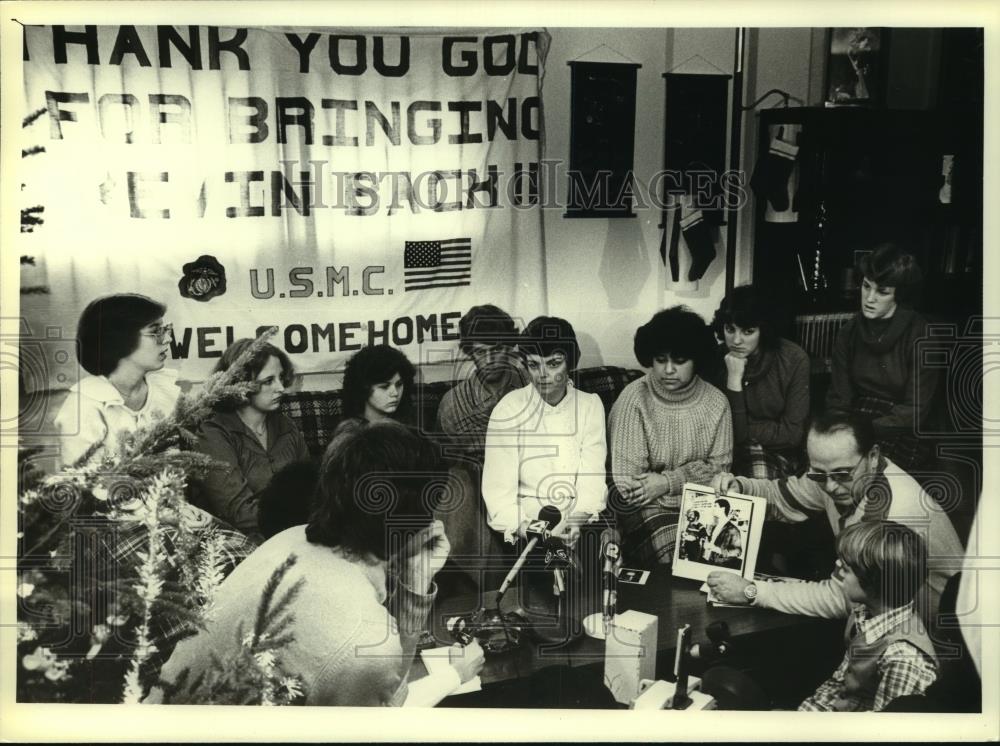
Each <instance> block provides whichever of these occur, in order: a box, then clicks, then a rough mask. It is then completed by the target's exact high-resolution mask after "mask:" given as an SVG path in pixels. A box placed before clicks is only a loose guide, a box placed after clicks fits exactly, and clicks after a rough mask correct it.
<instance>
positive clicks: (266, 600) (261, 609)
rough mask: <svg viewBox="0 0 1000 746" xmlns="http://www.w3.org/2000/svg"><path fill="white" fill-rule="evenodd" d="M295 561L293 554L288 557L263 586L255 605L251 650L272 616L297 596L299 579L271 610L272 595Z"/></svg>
mask: <svg viewBox="0 0 1000 746" xmlns="http://www.w3.org/2000/svg"><path fill="white" fill-rule="evenodd" d="M297 561H298V557H296V556H295V555H294V554H290V555H288V557H287V558H286V559H285V561H284V562H282V563H281V564H280V565H279V566H278V567H277V568H276V569H275V570H274V572H272V573H271V577H269V578H268V579H267V583H266V584H265V585H264V591H263V593H261V597H260V603H259V604H257V618H256V620H255V621H254V629H253V638H252V642H251V644H250V647H251V648H254V647H255V646H256V644H257V641H258V640H260V638H261V635H263V634H264V632H265V631H266V630H267V628H268V626H269V625H270V624H271V623H272V622H273V619H274V616H275V615H276V614H278V613H281V612H282V611H284V610H285V609H287V607H288V604H289V603H290V602H291V601H292V600H294V598H295V597H296V596H297V595H298V593H299V590H300V588H301V586H302V583H303V582H304V578H300V579H299V581H298V582H296V583H295V585H293V586H292V587H291V588H290V589H289V590H288V591H287V592H286V593H285V595H284V596H282V598H281V600H280V601H279V602H278V605H277V606H276V607H275V608H274V609H273V610H272V608H271V600H272V599H273V598H274V594H275V593H276V592H277V590H278V586H279V585H280V584H281V581H282V580H283V579H284V577H285V575H286V574H287V573H288V571H289V570H290V569H292V567H294V566H295V563H296V562H297ZM272 612H273V613H272Z"/></svg>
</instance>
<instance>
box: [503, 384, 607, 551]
mask: <svg viewBox="0 0 1000 746" xmlns="http://www.w3.org/2000/svg"><path fill="white" fill-rule="evenodd" d="M485 456H486V458H485V462H484V464H483V500H484V502H485V503H486V513H487V522H488V523H489V525H490V528H492V529H493V530H494V531H499V532H502V533H503V534H504V538H505V539H506V540H507V541H509V542H513V541H514V532H515V531H516V530H517V527H518V526H519V525H520V524H521V522H522V521H524V520H534V519H536V518H537V517H538V513H539V511H540V510H541V509H542V507H543V506H545V505H552V506H554V507H556V508H558V509H559V511H560V512H561V513H562V515H563V517H564V518H568V517H569V515H570V514H571V513H584V514H587V515H588V516H591V517H593V516H596V515H597V514H598V513H600V512H601V511H602V510H604V506H605V505H606V502H607V487H606V482H605V462H606V459H607V439H606V436H605V426H604V405H603V404H602V403H601V398H600V397H599V396H597V394H588V393H586V392H583V391H578V390H577V389H576V388H575V387H574V386H573V384H572V383H570V384H569V386H568V388H567V390H566V396H565V397H563V400H562V401H561V402H559V403H558V404H557V405H555V406H554V407H553V406H551V405H549V404H548V403H546V402H545V400H544V399H542V397H541V396H540V395H539V394H538V392H537V391H536V389H535V387H534V386H532V385H528V386H524V387H523V388H519V389H515V390H514V391H511V392H510V393H509V394H507V395H506V396H505V397H504V398H503V399H501V400H500V402H499V403H498V404H497V405H496V407H495V408H494V409H493V413H492V414H491V415H490V424H489V428H488V429H487V431H486V454H485Z"/></svg>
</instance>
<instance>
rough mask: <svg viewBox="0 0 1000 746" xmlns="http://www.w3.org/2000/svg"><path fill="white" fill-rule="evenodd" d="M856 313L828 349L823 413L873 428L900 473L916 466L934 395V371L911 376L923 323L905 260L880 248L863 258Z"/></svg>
mask: <svg viewBox="0 0 1000 746" xmlns="http://www.w3.org/2000/svg"><path fill="white" fill-rule="evenodd" d="M859 270H860V272H861V274H862V276H863V278H864V279H863V281H862V284H861V312H860V313H858V314H857V315H856V316H855V317H854V318H853V319H851V320H850V321H849V322H847V323H846V324H845V325H844V327H843V328H842V329H841V330H840V332H839V333H838V335H837V340H836V342H835V343H834V348H833V370H832V379H831V383H830V391H829V394H828V396H827V405H828V407H829V408H830V409H833V410H840V411H847V412H855V413H857V414H860V415H862V416H864V417H867V418H869V419H870V420H871V422H872V425H873V426H874V427H875V435H876V437H877V438H878V440H879V443H880V445H881V446H882V451H883V453H885V455H886V456H887V457H888V458H889V459H891V460H892V461H893V462H895V463H896V464H898V465H899V466H901V467H903V468H904V469H912V468H913V467H915V466H918V465H919V464H920V462H921V461H922V458H921V457H922V450H923V449H922V448H921V447H920V442H919V440H918V438H917V433H918V432H919V427H920V425H921V423H922V422H923V421H924V419H925V418H926V416H927V414H928V412H929V411H930V405H931V400H932V399H933V397H934V393H935V389H936V388H937V375H936V373H935V372H934V371H933V370H932V369H924V370H922V371H921V372H920V382H919V384H920V385H919V386H918V385H917V378H916V375H915V370H914V365H913V363H914V358H915V355H916V344H917V340H918V339H920V338H922V337H926V336H927V322H926V321H925V320H924V318H923V317H922V316H921V315H920V314H918V313H917V312H916V311H914V310H913V309H912V308H910V307H909V304H910V303H911V302H912V301H913V299H914V298H915V296H916V293H917V290H918V288H919V286H920V282H921V273H920V268H919V267H918V266H917V263H916V261H915V260H914V259H913V257H912V256H910V255H909V254H905V253H903V252H901V251H900V250H899V249H898V248H897V247H896V246H894V245H892V244H883V245H881V246H879V247H878V248H876V249H875V250H874V251H873V252H872V253H871V254H870V255H866V256H865V257H863V258H862V260H861V262H860V265H859Z"/></svg>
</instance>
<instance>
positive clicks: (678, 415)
mask: <svg viewBox="0 0 1000 746" xmlns="http://www.w3.org/2000/svg"><path fill="white" fill-rule="evenodd" d="M608 431H609V437H610V439H611V469H612V476H613V477H614V480H615V484H616V485H617V486H618V488H619V489H621V488H622V484H621V478H622V477H636V476H639V475H640V474H645V473H648V472H657V473H660V474H662V475H663V476H664V477H666V478H667V480H668V482H669V485H670V489H669V491H668V493H667V495H666V496H665V497H664V498H661V500H660V502H661V505H662V506H663V507H665V508H676V507H677V505H678V499H677V497H678V496H679V495H680V493H681V492H682V490H683V487H684V483H685V482H698V483H701V484H707V483H708V481H709V480H710V479H711V478H712V477H713V476H715V475H716V474H718V473H719V472H721V471H726V470H727V469H728V468H729V464H730V462H731V460H732V450H733V428H732V418H731V416H730V411H729V402H728V401H727V400H726V397H725V396H724V395H723V394H722V393H721V392H720V391H719V390H718V389H716V388H715V387H714V386H712V385H710V384H708V383H705V381H703V380H702V379H701V378H700V377H698V376H695V377H694V380H693V381H692V382H691V384H690V385H689V386H687V387H686V388H684V389H683V390H681V391H669V390H668V389H666V388H665V387H664V386H663V384H662V383H661V382H660V380H659V379H658V378H657V377H656V376H655V375H654V374H653V372H652V371H650V372H649V373H647V374H646V375H645V376H643V377H642V378H640V379H638V380H636V381H633V382H632V383H630V384H629V385H628V386H626V387H625V389H624V390H623V391H622V393H621V395H620V396H619V397H618V399H617V400H616V401H615V405H614V407H612V409H611V419H610V422H609V426H608Z"/></svg>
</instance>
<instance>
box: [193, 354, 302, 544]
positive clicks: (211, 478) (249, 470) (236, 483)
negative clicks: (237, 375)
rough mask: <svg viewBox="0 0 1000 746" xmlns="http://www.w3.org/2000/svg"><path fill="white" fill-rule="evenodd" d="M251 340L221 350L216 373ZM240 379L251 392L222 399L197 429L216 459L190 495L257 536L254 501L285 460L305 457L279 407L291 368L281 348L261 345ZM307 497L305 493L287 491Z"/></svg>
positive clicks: (297, 433)
mask: <svg viewBox="0 0 1000 746" xmlns="http://www.w3.org/2000/svg"><path fill="white" fill-rule="evenodd" d="M251 344H253V340H251V339H238V340H236V341H235V342H233V343H232V344H231V345H230V346H229V348H228V349H227V350H226V351H225V352H224V353H223V355H222V358H221V359H220V360H219V362H218V364H217V365H216V366H215V370H216V372H219V371H224V370H229V368H230V367H232V365H233V363H234V362H235V361H236V359H237V358H239V357H240V356H241V355H242V354H243V353H244V351H245V350H246V349H247V348H248V347H249V346H250V345H251ZM244 371H245V372H244V375H243V378H244V380H248V381H253V383H254V388H255V391H254V392H253V393H252V394H250V395H249V396H248V397H247V398H246V400H245V401H240V402H226V401H224V402H220V403H219V404H217V405H216V407H215V412H214V414H212V416H211V417H209V418H208V419H207V420H205V421H204V422H203V423H202V425H201V428H200V431H199V433H198V447H197V448H198V450H199V451H201V452H202V453H204V454H206V455H208V456H211V457H212V459H213V460H214V461H216V462H217V463H216V466H215V467H214V468H212V469H211V470H210V471H209V473H208V475H207V476H206V477H205V479H204V480H202V481H201V482H200V483H199V484H198V490H197V495H196V497H195V499H194V502H195V503H196V504H199V505H200V506H201V507H203V508H204V509H205V510H207V511H208V512H209V513H211V514H212V515H214V516H215V517H216V518H219V519H221V520H223V521H225V522H226V523H228V524H229V525H231V526H233V527H234V528H236V529H238V530H239V531H242V532H243V533H244V534H246V535H247V536H248V537H249V538H250V539H252V540H254V541H260V540H261V539H262V538H263V536H262V534H261V532H260V529H259V527H258V503H259V499H260V495H261V494H262V493H263V492H264V490H265V489H266V488H267V486H268V484H269V483H270V481H271V479H272V477H274V475H275V474H276V473H278V472H279V471H281V469H283V468H284V467H285V466H288V465H289V464H292V463H295V462H298V461H305V460H307V459H308V458H309V450H308V448H307V447H306V441H305V438H303V437H302V433H301V432H300V431H299V428H298V427H297V426H296V425H295V423H293V422H292V421H291V420H290V419H288V417H286V416H285V415H283V414H282V413H281V412H280V411H279V410H280V407H281V399H282V396H283V395H284V392H285V389H286V388H288V387H289V386H291V385H292V382H293V380H294V378H295V369H294V368H293V367H292V362H291V361H290V360H289V359H288V355H286V354H285V353H284V352H283V351H281V350H279V349H278V348H277V347H275V346H274V345H270V344H268V345H264V347H263V348H261V350H260V351H259V352H257V353H256V354H255V355H254V356H253V357H252V358H251V359H250V360H249V362H248V363H247V365H246V367H245V369H244ZM286 499H288V500H300V501H307V502H308V500H309V495H288V496H287V498H286Z"/></svg>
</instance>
